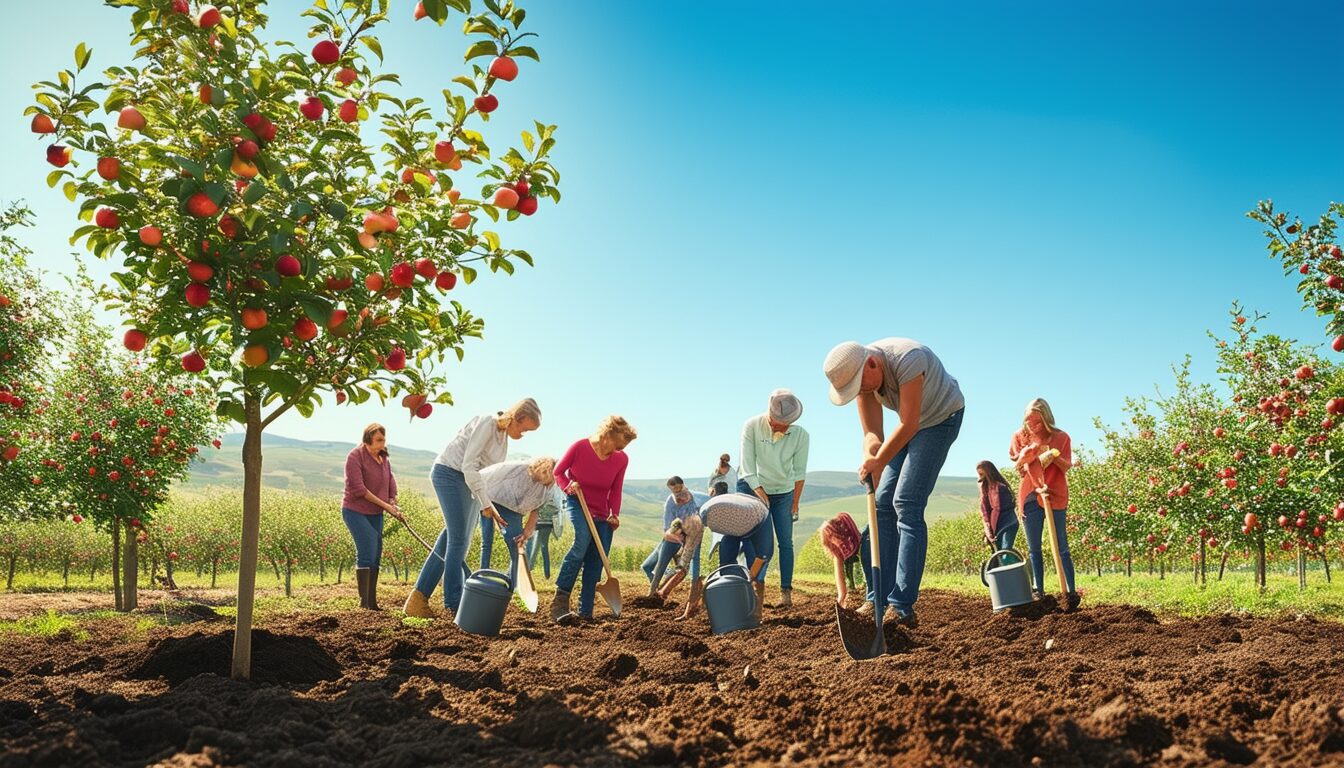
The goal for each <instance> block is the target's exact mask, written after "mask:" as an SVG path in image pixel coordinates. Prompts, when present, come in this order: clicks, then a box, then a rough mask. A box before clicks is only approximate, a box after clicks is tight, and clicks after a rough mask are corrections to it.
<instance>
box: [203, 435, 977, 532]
mask: <svg viewBox="0 0 1344 768" xmlns="http://www.w3.org/2000/svg"><path fill="white" fill-rule="evenodd" d="M223 441H224V448H223V450H219V451H202V452H201V453H202V455H204V456H205V457H206V460H205V462H204V463H202V464H197V465H195V466H193V467H192V470H191V477H190V479H189V480H188V482H187V483H185V484H184V485H185V490H192V489H193V488H198V487H201V486H224V487H235V488H238V489H239V492H240V493H241V491H242V486H243V465H242V456H241V451H240V449H241V447H242V443H243V436H242V435H241V434H231V435H225V436H224V439H223ZM262 444H263V445H264V446H265V464H264V465H263V466H262V483H263V484H264V485H266V486H269V487H272V488H285V489H288V490H292V491H302V492H305V493H311V494H314V495H330V496H332V497H333V504H335V503H338V500H339V497H340V495H341V492H342V490H343V489H344V483H345V480H344V468H345V455H346V453H348V452H349V451H350V448H352V447H353V443H340V442H330V441H314V440H294V439H291V438H288V437H279V436H274V435H263V436H262ZM388 451H389V452H390V453H391V455H392V461H393V464H394V466H395V467H396V470H397V483H398V485H400V486H401V487H402V488H403V489H406V490H415V491H418V492H420V493H422V494H424V495H426V496H430V497H432V496H433V490H432V489H431V488H430V485H429V470H430V467H431V466H432V465H433V463H434V459H435V458H436V457H437V456H438V454H437V453H433V452H431V451H420V450H414V449H411V448H398V447H396V446H389V447H388ZM510 458H521V457H515V456H511V457H510ZM708 481H709V478H708V477H688V478H686V483H687V484H688V485H689V486H690V487H691V488H692V489H695V490H701V489H703V488H704V487H705V485H706V484H707V483H708ZM665 482H666V478H659V479H656V480H631V479H627V480H626V481H625V498H624V500H623V501H622V505H623V507H624V509H623V514H622V515H621V523H622V525H621V539H623V540H624V543H638V542H650V543H651V542H654V541H656V540H657V539H658V538H659V535H660V534H661V527H662V513H663V501H664V500H665V499H666V498H667V486H666V485H664V483H665ZM978 493H979V491H978V489H977V488H976V484H975V479H974V478H969V477H946V476H944V477H940V478H938V484H937V486H936V487H935V488H934V491H933V496H932V497H930V499H929V508H928V511H927V512H926V514H925V518H926V519H927V520H928V521H929V522H933V521H935V520H940V519H943V518H947V517H954V516H956V515H959V514H961V513H962V512H965V511H968V510H972V509H974V508H975V505H976V499H977V498H978ZM841 511H844V512H848V513H849V514H850V515H852V516H853V517H854V519H855V520H856V521H857V522H858V523H859V526H860V527H862V526H863V525H864V519H865V517H866V516H867V514H868V505H867V501H866V499H865V496H864V494H863V492H862V486H861V485H859V482H858V479H857V478H856V477H855V476H854V473H852V472H809V473H807V484H806V485H805V487H804V489H803V504H802V506H801V507H800V508H799V518H800V519H799V521H798V525H797V526H795V531H794V540H795V541H796V542H798V544H799V546H801V544H802V542H804V541H806V540H807V539H808V537H810V536H811V535H812V533H813V532H814V531H816V529H817V528H818V527H819V526H820V525H821V524H822V522H824V521H825V520H826V519H827V518H829V517H831V516H832V515H834V514H835V513H837V512H841Z"/></svg>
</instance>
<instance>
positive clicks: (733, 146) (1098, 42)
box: [0, 0, 1344, 477]
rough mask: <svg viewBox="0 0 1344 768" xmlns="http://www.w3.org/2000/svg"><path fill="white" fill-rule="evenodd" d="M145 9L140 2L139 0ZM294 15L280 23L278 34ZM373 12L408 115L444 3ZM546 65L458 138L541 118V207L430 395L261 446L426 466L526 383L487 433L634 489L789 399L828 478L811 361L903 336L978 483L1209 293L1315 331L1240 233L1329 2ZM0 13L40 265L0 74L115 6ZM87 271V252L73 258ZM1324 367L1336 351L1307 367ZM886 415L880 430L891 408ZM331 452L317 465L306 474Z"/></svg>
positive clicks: (1303, 199) (1316, 86)
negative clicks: (444, 399)
mask: <svg viewBox="0 0 1344 768" xmlns="http://www.w3.org/2000/svg"><path fill="white" fill-rule="evenodd" d="M165 2H166V0H165ZM305 5H306V4H304V3H299V2H297V0H293V1H291V0H286V1H284V2H273V3H271V4H270V6H269V7H270V11H271V13H272V15H273V17H274V22H273V25H272V26H273V28H274V29H275V30H276V35H277V36H280V37H284V38H286V39H292V40H302V39H303V31H302V29H303V28H302V27H301V26H300V25H299V24H298V10H299V8H300V7H303V6H305ZM412 6H413V3H412V2H410V1H409V0H394V2H393V15H394V16H395V17H396V19H397V21H396V23H395V24H393V25H391V26H390V28H387V29H386V31H385V32H384V42H383V47H384V49H385V51H386V53H387V67H388V69H389V70H391V71H396V72H399V73H401V75H402V78H403V83H404V86H405V92H407V93H419V94H423V95H433V94H436V93H437V92H438V90H439V89H440V88H442V87H444V86H445V85H447V83H448V81H449V79H450V78H451V77H452V76H453V75H455V74H459V73H460V72H461V71H463V65H462V57H461V53H462V51H463V50H464V49H465V42H464V38H462V36H461V35H460V34H458V33H457V30H458V29H459V28H460V23H459V22H460V19H458V20H455V21H453V22H451V23H450V24H449V26H447V27H444V28H439V27H437V26H435V25H433V24H431V23H430V22H428V21H424V22H420V23H419V24H412V23H411V21H410V13H411V8H412ZM524 7H526V8H527V9H528V20H527V25H526V26H527V28H530V29H531V30H532V31H535V32H538V33H539V34H540V35H541V39H540V40H539V41H537V47H538V49H539V50H540V52H541V54H542V63H541V64H539V65H538V64H536V63H534V62H531V61H530V60H523V61H522V64H521V67H522V72H521V74H520V75H519V77H518V79H517V80H516V81H515V82H513V83H509V84H501V87H500V88H499V89H498V91H497V92H498V93H499V95H500V99H501V106H500V108H499V110H498V111H497V112H496V113H495V115H494V116H493V117H494V118H495V119H493V120H492V122H491V125H490V128H489V131H490V133H488V134H487V135H488V137H490V138H491V139H492V143H495V144H500V143H502V142H503V141H505V140H507V139H508V138H509V137H511V136H516V135H517V131H518V130H520V129H523V128H526V127H529V126H530V125H531V121H532V120H533V119H534V118H535V119H541V120H543V121H545V122H549V123H556V124H558V125H559V126H560V127H559V130H558V132H557V135H556V136H557V139H558V140H559V145H558V147H557V149H556V152H555V154H554V161H555V163H556V165H557V166H558V167H559V169H560V170H561V173H562V183H561V188H562V192H563V194H564V199H563V201H562V203H561V204H560V205H559V206H551V205H549V204H547V205H544V206H543V207H542V209H541V211H540V212H539V213H538V214H537V215H536V216H534V217H532V218H530V219H527V220H522V221H520V222H518V223H517V225H515V226H508V227H501V232H502V234H504V236H505V238H506V240H507V241H508V242H509V243H511V244H513V245H516V246H517V247H524V248H527V249H529V250H531V251H532V253H533V254H534V255H535V256H536V257H537V261H538V263H537V267H536V268H535V269H523V270H521V271H520V272H519V273H518V274H517V275H516V276H514V277H512V278H506V277H503V276H489V275H486V276H483V278H482V280H480V281H478V282H477V283H476V284H475V285H472V286H469V287H465V288H463V287H461V286H459V288H458V290H457V292H456V296H455V297H456V298H458V299H459V300H462V301H464V302H465V303H467V304H468V305H469V306H470V307H471V308H472V309H473V311H475V312H477V313H478V314H480V315H482V316H484V317H485V319H486V323H487V324H486V339H485V340H484V341H482V342H476V343H473V344H471V345H469V346H468V354H467V358H466V361H465V362H464V363H463V364H461V365H459V366H456V367H454V368H452V369H450V371H449V380H450V388H451V391H452V393H453V395H454V397H455V398H456V400H457V406H456V407H455V408H440V409H439V410H437V411H436V412H435V414H434V415H433V417H432V418H431V419H430V420H428V421H424V422H420V421H417V422H416V423H414V424H410V425H408V424H407V422H406V419H405V415H404V411H403V410H402V409H400V408H387V409H381V408H379V407H377V406H368V405H366V406H363V407H359V408H352V407H349V406H346V407H340V408H337V407H332V406H331V404H330V402H329V403H328V406H327V407H325V408H323V409H322V410H321V411H320V412H319V414H318V415H316V416H315V417H314V418H312V419H308V420H305V419H303V418H301V417H299V416H297V415H295V416H293V417H286V418H284V419H282V420H281V421H279V422H277V423H276V425H275V426H274V427H273V428H272V429H273V431H274V432H276V433H278V434H282V435H287V436H291V437H298V438H305V439H333V440H350V441H354V440H356V439H358V435H359V432H360V430H361V429H362V427H363V426H364V424H366V423H367V422H369V421H372V420H379V421H383V422H385V423H386V424H388V426H389V427H390V431H389V439H390V441H391V442H392V443H393V444H396V445H405V446H412V447H417V448H425V449H432V450H437V449H439V448H441V447H442V446H443V445H444V444H445V443H446V442H447V441H448V440H449V439H451V437H452V435H453V434H454V433H455V431H456V430H457V428H458V427H459V426H460V425H461V424H462V423H463V422H464V421H465V420H466V419H468V418H469V417H471V416H472V415H475V414H478V413H481V412H484V411H487V410H496V409H499V408H502V407H505V406H506V405H508V404H509V403H511V402H513V401H514V400H515V399H517V398H518V397H520V396H526V395H531V396H534V397H536V398H537V400H538V401H539V402H540V404H541V406H542V410H543V412H544V420H543V427H542V429H541V430H540V431H539V432H536V433H533V434H531V435H528V436H527V437H526V438H525V439H524V440H523V441H522V442H521V443H520V444H518V445H517V447H516V449H515V450H517V451H520V452H526V453H530V454H533V455H539V454H543V453H556V454H558V453H559V452H561V451H563V450H564V448H565V447H566V446H568V444H569V443H570V442H572V441H574V440H575V439H578V438H580V437H582V436H584V435H587V434H588V433H589V432H590V431H591V430H592V429H593V428H594V426H595V425H596V424H597V423H598V421H600V419H601V418H602V417H603V416H605V415H606V414H608V413H613V412H615V413H620V414H623V415H625V416H626V417H627V418H629V419H630V421H631V422H632V423H633V424H634V425H635V426H636V427H637V428H638V429H639V431H640V437H639V439H638V440H637V441H636V442H635V443H633V444H632V445H631V447H630V450H629V453H630V457H631V468H630V475H631V476H632V477H658V476H663V475H667V474H671V473H680V474H687V475H697V474H699V475H703V474H706V473H708V471H709V470H710V468H711V466H712V464H713V463H714V461H715V458H716V457H717V456H718V454H720V453H721V452H724V451H728V452H729V453H731V454H732V455H733V457H734V460H736V459H737V458H738V455H739V432H740V428H741V425H742V422H743V421H744V420H745V419H746V418H747V417H749V416H751V415H753V414H756V413H760V412H762V411H763V410H764V408H765V402H766V396H767V395H768V393H769V392H770V391H771V390H772V389H774V388H775V387H789V388H792V389H793V390H794V391H795V392H796V393H797V394H798V395H799V397H800V398H801V399H802V401H803V403H804V407H805V411H804V414H803V418H802V420H801V421H800V422H799V423H800V424H802V425H803V426H805V427H806V428H807V429H808V430H809V431H810V432H811V434H812V453H811V463H810V466H811V468H812V469H852V468H855V467H857V465H858V462H859V458H860V457H859V439H858V427H857V417H856V415H855V413H854V411H853V406H850V407H847V408H844V409H841V408H836V407H834V406H832V405H830V403H829V401H828V400H827V398H826V382H825V379H824V378H823V376H822V375H821V362H822V359H823V358H824V357H825V355H826V352H827V351H828V350H829V349H830V348H831V347H832V346H833V345H834V344H835V343H837V342H839V341H844V340H847V339H854V340H858V341H863V342H867V341H871V340H874V339H878V338H881V337H885V336H896V335H898V336H909V337H912V338H915V339H918V340H920V341H922V342H924V343H926V344H928V345H929V346H930V347H932V348H933V350H934V351H935V352H936V353H937V354H938V355H939V356H940V357H941V358H942V359H943V362H944V363H945V364H946V366H947V368H948V370H949V371H950V372H951V373H952V374H953V375H954V376H956V377H957V378H958V380H959V381H960V383H961V386H962V388H963V390H964V392H965V394H966V400H967V412H966V420H965V426H964V428H963V430H962V433H961V438H960V439H959V440H958V441H957V443H956V445H955V446H954V447H953V449H952V452H951V455H950V456H949V459H948V463H947V465H946V467H945V468H944V474H950V475H970V474H972V473H973V471H974V465H975V463H976V462H977V461H979V460H980V459H985V458H989V459H994V460H996V461H999V462H1000V463H1006V451H1007V444H1008V438H1009V435H1010V434H1011V433H1012V431H1013V430H1014V429H1015V428H1016V427H1017V426H1018V425H1019V424H1020V419H1021V413H1022V408H1023V406H1024V405H1025V404H1026V402H1027V401H1029V400H1030V399H1031V398H1033V397H1038V396H1039V397H1045V398H1046V399H1048V400H1049V401H1050V402H1051V404H1052V405H1053V406H1054V410H1055V413H1056V416H1057V418H1058V419H1059V422H1060V424H1061V426H1062V427H1063V428H1064V429H1066V430H1068V431H1070V432H1071V433H1072V434H1073V436H1074V442H1075V444H1078V443H1083V444H1089V443H1094V442H1095V440H1096V438H1097V435H1096V432H1095V430H1094V429H1093V428H1092V425H1091V422H1092V419H1093V417H1095V416H1101V417H1102V418H1104V419H1106V420H1108V421H1116V420H1117V419H1118V418H1119V417H1120V407H1121V405H1122V403H1123V399H1124V397H1125V396H1126V395H1139V394H1144V393H1147V392H1151V391H1152V387H1153V386H1154V385H1155V384H1165V383H1168V382H1170V381H1171V373H1170V365H1171V364H1172V363H1174V362H1177V361H1179V360H1180V359H1182V358H1183V357H1184V356H1185V355H1186V354H1187V353H1189V354H1193V355H1194V357H1195V362H1196V372H1197V374H1198V375H1199V376H1200V377H1201V378H1204V379H1212V378H1213V377H1214V376H1215V374H1214V371H1213V368H1214V364H1213V354H1212V346H1211V342H1210V341H1209V340H1208V338H1207V337H1206V335H1205V331H1206V330H1207V329H1210V328H1213V329H1219V330H1221V329H1222V328H1223V327H1224V325H1225V322H1226V315H1225V312H1226V309H1227V307H1228V305H1229V303H1230V302H1231V301H1232V300H1233V299H1237V298H1239V299H1241V300H1242V301H1243V302H1245V303H1246V304H1247V305H1249V306H1251V307H1254V308H1259V309H1261V310H1263V311H1268V312H1270V313H1271V319H1270V321H1269V322H1268V323H1267V324H1266V325H1265V326H1264V327H1265V329H1266V330H1270V331H1274V332H1277V333H1280V334H1283V335H1287V336H1292V337H1296V338H1299V339H1302V340H1308V341H1312V342H1317V341H1324V331H1323V324H1322V323H1321V322H1320V321H1319V320H1318V319H1317V318H1315V317H1314V316H1312V315H1311V314H1310V313H1303V312H1301V311H1300V309H1299V307H1300V302H1299V300H1298V297H1297V295H1296V294H1295V293H1294V291H1293V285H1294V283H1293V282H1292V281H1290V280H1288V279H1285V278H1284V277H1283V275H1282V272H1281V270H1280V269H1279V268H1278V267H1277V265H1276V264H1275V263H1274V262H1272V261H1271V260H1270V259H1269V258H1268V256H1267V252H1266V251H1265V249H1264V240H1263V238H1262V237H1261V235H1260V232H1259V229H1258V227H1257V225H1256V224H1255V223H1254V222H1251V221H1250V220H1248V219H1246V218H1244V216H1243V214H1244V213H1245V211H1247V210H1249V209H1250V208H1251V207H1253V206H1254V205H1255V203H1256V201H1257V200H1259V199H1262V198H1267V197H1269V198H1273V199H1274V200H1275V202H1276V203H1277V204H1278V205H1279V206H1280V207H1286V208H1290V209H1292V210H1294V211H1296V212H1299V213H1301V214H1302V215H1303V216H1304V217H1307V218H1314V217H1315V216H1316V215H1318V214H1319V213H1320V211H1322V210H1323V209H1324V208H1325V206H1326V205H1327V204H1328V203H1329V202H1330V201H1331V200H1334V199H1339V198H1340V188H1339V182H1340V179H1341V171H1344V144H1341V142H1340V141H1339V136H1340V130H1341V126H1344V98H1341V96H1344V93H1341V89H1342V87H1341V81H1340V79H1339V71H1340V69H1339V49H1340V38H1339V34H1340V30H1341V28H1344V6H1341V5H1339V4H1335V3H1296V2H1284V3H1278V4H1275V5H1274V6H1273V7H1272V8H1271V7H1270V6H1266V5H1264V4H1263V3H1250V2H1229V1H1227V0H1217V1H1216V2H1215V1H1206V2H1181V3H1170V2H1131V3H1123V4H1105V5H1103V4H1097V3H1077V2H1037V3H1006V2H1001V3H989V2H939V3H918V4H917V3H870V4H864V5H855V6H852V10H846V11H841V10H840V8H841V6H835V5H828V4H817V3H806V4H804V3H799V4H791V3H779V2H740V3H723V2H682V3H642V2H641V3H615V2H596V1H591V2H590V1H582V0H565V1H564V2H538V1H536V0H534V1H533V2H525V3H524ZM50 13H51V12H50V9H49V8H47V7H44V6H42V5H41V4H22V5H21V4H18V3H12V4H8V3H7V4H6V6H5V23H4V24H3V25H2V26H0V56H2V57H3V61H4V72H5V77H4V78H3V80H0V105H3V107H4V110H5V111H6V113H7V114H8V115H9V117H8V119H6V120H3V121H0V140H2V141H3V142H4V146H5V147H6V148H7V150H6V152H5V156H6V158H7V163H6V166H7V167H6V168H5V172H4V174H3V178H0V199H2V200H10V199H15V198H23V199H26V200H27V201H28V203H29V204H30V205H31V206H32V207H33V208H34V209H35V210H36V212H37V213H38V225H37V228H36V230H35V231H34V232H33V233H32V235H31V237H30V238H29V242H30V244H31V245H32V246H33V247H34V248H35V249H36V250H37V251H38V258H37V263H38V264H39V265H40V266H42V267H43V268H46V269H48V270H50V271H52V272H56V273H63V272H69V271H71V269H72V260H71V257H70V256H69V253H70V247H69V245H68V243H67V238H68V236H69V233H70V232H71V231H72V229H73V227H74V226H75V224H74V214H75V209H74V207H73V206H71V205H69V204H68V203H66V202H65V200H64V198H63V197H61V195H60V193H59V191H58V190H50V189H47V188H46V186H45V185H44V184H43V179H44V178H45V175H46V172H47V170H48V167H47V166H46V164H45V162H44V154H43V147H44V145H43V144H41V143H40V142H38V141H35V140H34V139H33V137H32V136H31V134H29V133H28V127H27V126H28V120H27V119H26V118H24V117H22V115H21V113H22V110H23V108H24V107H25V106H27V105H28V104H29V103H31V98H32V97H31V91H30V90H29V88H28V86H29V84H30V83H32V82H35V81H37V80H40V79H46V78H49V77H52V76H53V75H54V73H55V71H56V70H57V69H58V68H61V67H65V66H68V63H69V62H70V61H71V52H72V51H73V49H74V46H75V44H76V43H77V42H79V41H81V40H82V41H86V42H88V43H89V44H90V45H91V46H92V47H93V49H94V54H93V63H92V66H93V67H94V68H95V69H97V70H101V69H102V68H104V67H107V66H110V65H113V64H120V63H125V62H127V61H128V60H129V47H128V45H127V40H128V36H127V34H126V32H127V30H129V24H128V22H127V13H128V12H126V11H119V10H113V9H107V8H104V7H102V6H101V5H100V4H97V3H95V2H93V0H77V2H71V3H67V4H65V5H64V6H63V7H62V10H61V13H60V14H59V16H60V23H52V17H51V15H50ZM94 267H95V271H96V274H98V275H106V274H107V272H108V271H109V267H108V265H107V264H103V263H99V264H95V265H94ZM1332 354H1333V353H1332ZM888 418H889V422H888V427H890V426H891V425H892V424H893V423H894V418H893V417H890V416H889V417H888ZM333 460H335V457H333Z"/></svg>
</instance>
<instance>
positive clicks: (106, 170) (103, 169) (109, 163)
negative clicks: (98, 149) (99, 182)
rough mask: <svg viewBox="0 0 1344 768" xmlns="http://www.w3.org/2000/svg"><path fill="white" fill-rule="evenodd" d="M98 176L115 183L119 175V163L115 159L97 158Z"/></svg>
mask: <svg viewBox="0 0 1344 768" xmlns="http://www.w3.org/2000/svg"><path fill="white" fill-rule="evenodd" d="M98 175H99V176H101V177H103V178H104V179H106V180H108V181H116V180H117V177H118V176H120V175H121V161H120V160H118V159H117V158H115V157H100V158H98Z"/></svg>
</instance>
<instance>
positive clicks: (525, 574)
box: [513, 544, 541, 613]
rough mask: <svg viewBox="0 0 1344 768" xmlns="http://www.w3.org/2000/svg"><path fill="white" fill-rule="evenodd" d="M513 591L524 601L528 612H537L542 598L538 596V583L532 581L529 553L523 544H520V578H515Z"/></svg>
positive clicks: (524, 606)
mask: <svg viewBox="0 0 1344 768" xmlns="http://www.w3.org/2000/svg"><path fill="white" fill-rule="evenodd" d="M513 593H514V594H515V595H517V596H518V599H519V600H521V601H522V603H523V608H525V609H527V612H528V613H536V612H537V604H538V603H540V602H541V598H540V597H538V596H537V585H536V584H533V583H532V569H530V568H528V567H527V555H526V554H525V553H524V550H523V545H521V544H519V545H518V578H517V579H514V586H513Z"/></svg>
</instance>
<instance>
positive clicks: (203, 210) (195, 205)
mask: <svg viewBox="0 0 1344 768" xmlns="http://www.w3.org/2000/svg"><path fill="white" fill-rule="evenodd" d="M187 213H189V214H191V215H192V216H195V217H196V218H198V219H205V218H209V217H211V216H214V215H215V214H216V213H219V206H218V205H215V201H214V200H211V199H210V196H209V195H207V194H205V193H204V192H197V193H196V194H194V195H192V196H191V197H189V198H187Z"/></svg>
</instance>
